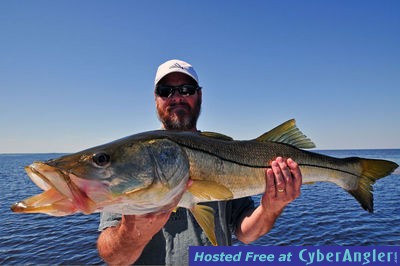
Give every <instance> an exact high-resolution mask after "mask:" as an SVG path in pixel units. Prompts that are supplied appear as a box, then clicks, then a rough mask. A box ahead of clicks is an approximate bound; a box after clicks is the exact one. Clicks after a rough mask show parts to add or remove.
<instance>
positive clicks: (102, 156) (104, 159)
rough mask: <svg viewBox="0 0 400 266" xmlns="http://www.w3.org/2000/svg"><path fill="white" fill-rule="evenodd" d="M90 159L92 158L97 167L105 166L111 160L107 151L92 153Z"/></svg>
mask: <svg viewBox="0 0 400 266" xmlns="http://www.w3.org/2000/svg"><path fill="white" fill-rule="evenodd" d="M92 159H93V163H94V164H95V166H97V167H106V166H108V165H109V164H110V162H111V157H110V155H108V154H107V153H104V152H100V153H96V154H93V157H92Z"/></svg>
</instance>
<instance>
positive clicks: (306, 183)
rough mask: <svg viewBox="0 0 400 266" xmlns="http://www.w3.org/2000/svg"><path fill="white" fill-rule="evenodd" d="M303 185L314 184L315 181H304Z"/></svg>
mask: <svg viewBox="0 0 400 266" xmlns="http://www.w3.org/2000/svg"><path fill="white" fill-rule="evenodd" d="M303 184H304V185H314V184H315V182H305V183H303Z"/></svg>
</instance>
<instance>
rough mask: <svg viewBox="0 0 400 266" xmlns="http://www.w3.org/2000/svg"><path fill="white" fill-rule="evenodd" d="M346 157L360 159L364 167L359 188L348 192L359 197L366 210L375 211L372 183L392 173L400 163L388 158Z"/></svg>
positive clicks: (358, 199) (362, 167)
mask: <svg viewBox="0 0 400 266" xmlns="http://www.w3.org/2000/svg"><path fill="white" fill-rule="evenodd" d="M346 159H349V160H356V161H358V162H359V164H360V165H361V169H362V170H361V175H360V179H359V182H358V186H357V188H356V189H354V190H349V191H348V192H349V193H350V194H351V195H353V196H354V197H355V198H356V199H357V201H358V202H359V203H360V204H361V206H362V207H363V208H364V210H368V211H369V212H371V213H372V212H374V202H373V194H372V191H373V187H372V185H373V184H374V183H375V181H376V180H378V179H380V178H382V177H385V176H387V175H390V174H391V173H392V172H393V171H394V170H395V169H396V168H397V167H398V166H399V165H398V164H396V163H394V162H391V161H387V160H376V159H364V158H356V157H353V158H346Z"/></svg>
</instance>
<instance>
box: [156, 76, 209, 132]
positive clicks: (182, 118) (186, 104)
mask: <svg viewBox="0 0 400 266" xmlns="http://www.w3.org/2000/svg"><path fill="white" fill-rule="evenodd" d="M158 84H159V85H166V86H173V87H176V86H181V85H189V84H193V80H192V79H191V78H190V77H189V76H187V75H185V74H182V73H179V72H174V73H171V74H168V75H167V76H165V77H164V78H163V79H162V80H161V81H160V82H159V83H158ZM155 99H156V107H157V114H158V118H159V120H160V121H161V123H162V124H163V126H164V128H165V129H175V130H187V131H192V130H196V123H197V119H198V117H199V115H200V107H201V90H199V91H197V92H196V93H195V94H193V95H189V96H182V95H180V94H179V92H178V91H175V93H174V94H173V95H172V96H170V97H160V96H158V95H155Z"/></svg>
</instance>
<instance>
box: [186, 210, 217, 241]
mask: <svg viewBox="0 0 400 266" xmlns="http://www.w3.org/2000/svg"><path fill="white" fill-rule="evenodd" d="M190 211H191V212H192V214H193V216H194V218H195V219H196V221H197V223H198V224H199V225H200V227H201V228H202V229H203V231H204V233H205V234H206V236H207V238H208V239H209V240H210V242H211V244H213V245H214V246H216V245H217V237H216V236H215V225H214V210H213V209H212V208H211V207H208V206H205V205H195V206H194V208H193V209H191V210H190Z"/></svg>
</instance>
